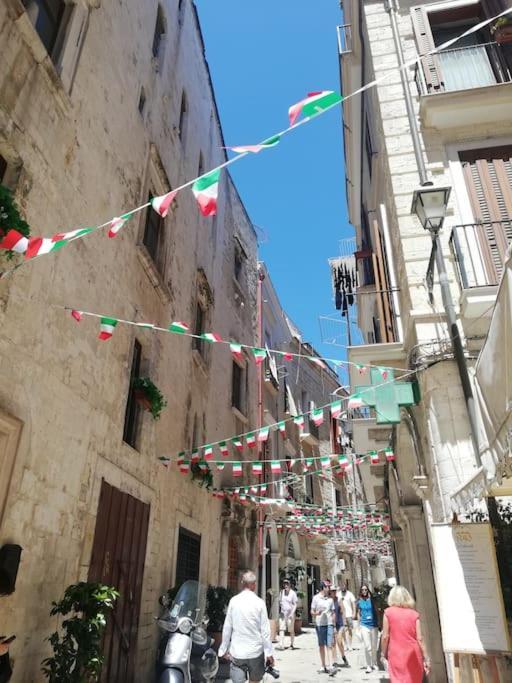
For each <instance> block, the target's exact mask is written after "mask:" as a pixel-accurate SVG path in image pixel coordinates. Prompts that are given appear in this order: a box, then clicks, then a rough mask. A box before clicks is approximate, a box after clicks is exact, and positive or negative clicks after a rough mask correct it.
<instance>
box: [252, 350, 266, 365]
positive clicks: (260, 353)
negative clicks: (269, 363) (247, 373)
mask: <svg viewBox="0 0 512 683" xmlns="http://www.w3.org/2000/svg"><path fill="white" fill-rule="evenodd" d="M251 350H252V354H253V356H254V360H255V361H256V365H261V364H262V363H263V361H264V360H265V357H266V355H267V352H266V350H265V349H258V348H253V349H251Z"/></svg>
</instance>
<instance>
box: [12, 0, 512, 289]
mask: <svg viewBox="0 0 512 683" xmlns="http://www.w3.org/2000/svg"><path fill="white" fill-rule="evenodd" d="M510 12H512V9H510V8H509V9H505V10H504V11H502V12H500V13H499V14H497V15H496V16H495V17H491V18H489V19H485V20H484V21H481V22H480V23H478V24H476V25H474V26H471V27H470V28H469V29H468V30H466V31H464V32H463V33H461V34H460V35H458V36H456V37H455V38H452V39H450V40H448V41H446V42H444V43H442V44H441V45H438V46H436V47H434V48H433V49H432V50H430V51H429V52H427V53H426V54H425V55H422V56H417V57H415V58H413V59H411V60H409V61H408V62H405V63H404V64H401V65H399V66H398V67H397V70H398V71H401V70H406V69H409V68H410V67H411V66H413V65H414V64H417V63H419V62H420V61H421V60H422V59H424V57H426V56H428V55H431V54H435V53H437V52H440V51H441V50H445V49H447V48H448V47H450V46H451V45H453V44H454V43H456V42H457V41H458V40H460V39H461V38H464V37H465V36H468V35H470V34H472V33H475V32H476V31H479V30H481V29H482V28H483V27H484V26H486V25H488V24H490V23H492V22H494V21H496V20H497V19H499V18H500V17H502V16H505V15H506V14H508V13H510ZM393 72H394V69H392V70H389V71H388V72H386V73H385V74H383V75H382V76H380V77H379V78H376V79H374V80H373V81H370V82H369V83H366V84H364V85H363V86H362V87H360V88H358V89H356V90H354V91H353V92H351V93H348V94H347V95H345V96H341V95H339V94H338V93H336V92H334V91H332V90H322V91H318V92H311V93H309V94H308V95H307V97H305V98H304V99H302V100H300V101H299V102H297V103H296V104H293V105H291V106H290V107H289V110H288V118H289V126H288V127H287V128H285V129H284V130H283V131H281V132H279V133H276V134H275V135H272V136H271V137H269V138H266V139H265V140H263V141H262V142H261V143H259V144H256V145H254V144H251V145H239V146H233V147H229V148H228V149H230V150H232V151H234V152H236V153H237V156H235V157H233V158H232V159H228V160H226V161H224V162H223V163H222V164H219V166H217V167H215V168H214V169H212V170H211V171H208V172H207V173H203V174H202V175H200V176H199V177H197V178H194V179H192V180H189V181H187V182H185V183H183V184H182V185H180V186H179V187H177V188H176V189H174V190H171V191H170V192H167V193H166V194H164V195H162V196H159V197H153V198H152V199H151V200H150V201H149V202H145V203H144V204H141V205H140V206H138V207H136V208H134V209H131V210H129V211H126V212H124V213H123V214H121V215H119V216H115V217H114V218H112V219H110V220H108V221H106V222H105V223H102V224H100V225H96V226H93V227H86V228H78V229H74V230H70V231H68V232H58V233H55V234H54V235H52V236H51V237H40V236H34V237H28V238H26V237H24V236H23V235H22V234H21V233H19V232H18V231H16V230H9V231H8V232H7V233H6V234H5V235H4V236H3V238H2V240H1V241H0V249H7V250H10V251H14V252H15V253H17V254H23V255H24V257H25V260H24V261H23V262H22V263H20V264H17V265H15V266H14V267H13V268H10V269H8V270H5V271H4V272H2V273H1V274H0V278H3V277H6V276H7V275H9V274H10V273H12V272H14V271H15V270H17V269H18V268H19V267H21V266H22V265H23V264H24V263H26V262H27V261H28V260H33V259H34V258H36V257H40V256H44V255H46V254H49V253H53V252H55V251H58V250H60V249H61V248H62V247H63V246H65V245H67V244H69V243H71V242H73V241H75V240H77V239H82V238H83V237H85V236H86V235H89V234H91V233H94V232H97V231H98V230H101V229H103V228H106V227H108V236H109V238H114V237H116V236H117V235H118V234H119V232H120V231H121V230H122V228H123V227H124V225H125V224H126V222H127V221H128V220H129V219H130V218H132V217H133V216H134V215H135V214H136V213H138V212H140V211H142V210H144V209H145V208H147V207H149V206H151V207H152V208H153V209H154V210H155V211H156V212H157V213H159V215H160V216H162V217H163V218H165V217H166V216H167V214H168V212H169V209H170V207H171V205H172V203H173V201H174V200H175V198H176V196H177V195H178V194H179V193H180V192H181V191H182V190H184V189H186V188H188V187H190V188H191V190H192V193H193V195H194V197H195V198H196V201H197V204H198V208H199V211H200V212H201V214H202V215H203V216H215V215H216V213H217V199H218V191H219V180H220V173H221V170H222V169H223V168H226V167H227V166H230V165H231V164H233V163H235V162H237V161H240V159H243V158H244V157H245V156H247V155H248V154H251V153H259V152H261V151H262V150H264V149H270V148H272V147H275V146H276V145H277V144H278V143H279V142H280V141H281V138H282V137H283V136H284V135H287V134H288V133H291V132H292V131H293V130H295V129H296V128H298V127H299V126H301V125H304V124H305V123H308V122H310V121H312V120H313V119H315V118H317V117H318V116H321V115H322V114H325V113H326V112H327V111H329V110H330V109H332V108H333V107H337V106H339V105H340V104H341V103H342V102H344V101H346V100H348V99H349V98H352V97H354V96H356V95H360V94H361V93H363V92H365V91H366V90H369V89H370V88H374V87H375V86H376V85H378V84H379V83H381V82H383V81H385V80H387V79H388V78H389V77H390V76H391V75H392V74H393ZM301 117H302V118H301Z"/></svg>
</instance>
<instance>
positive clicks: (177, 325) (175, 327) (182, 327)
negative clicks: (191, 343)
mask: <svg viewBox="0 0 512 683" xmlns="http://www.w3.org/2000/svg"><path fill="white" fill-rule="evenodd" d="M189 329H190V328H189V326H188V325H187V323H182V322H180V321H178V320H176V321H175V322H172V323H171V324H170V325H169V327H168V330H169V332H174V333H175V334H185V333H187V332H188V331H189Z"/></svg>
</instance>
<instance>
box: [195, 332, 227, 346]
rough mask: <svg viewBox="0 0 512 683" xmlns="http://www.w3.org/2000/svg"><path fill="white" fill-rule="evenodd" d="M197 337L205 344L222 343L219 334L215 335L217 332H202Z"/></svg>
mask: <svg viewBox="0 0 512 683" xmlns="http://www.w3.org/2000/svg"><path fill="white" fill-rule="evenodd" d="M199 337H200V338H201V339H204V340H205V341H207V342H210V344H215V343H216V342H221V341H222V337H221V336H220V334H217V332H203V334H200V335H199Z"/></svg>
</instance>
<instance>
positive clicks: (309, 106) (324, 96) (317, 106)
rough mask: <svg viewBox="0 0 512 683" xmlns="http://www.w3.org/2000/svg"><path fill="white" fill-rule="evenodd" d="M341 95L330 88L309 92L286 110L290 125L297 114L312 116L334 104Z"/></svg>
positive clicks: (338, 100)
mask: <svg viewBox="0 0 512 683" xmlns="http://www.w3.org/2000/svg"><path fill="white" fill-rule="evenodd" d="M342 99H343V98H342V97H341V96H340V95H338V93H335V92H333V91H332V90H320V91H319V92H310V93H308V96H307V97H306V98H305V99H303V100H301V101H300V102H297V104H293V105H292V106H291V107H290V108H289V110H288V117H289V119H290V126H293V125H294V124H295V122H296V121H297V119H298V118H299V116H300V115H301V114H303V115H304V116H314V115H315V114H320V113H321V112H323V111H325V110H326V109H328V108H329V107H332V106H333V105H334V104H338V103H340V102H341V101H342Z"/></svg>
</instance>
